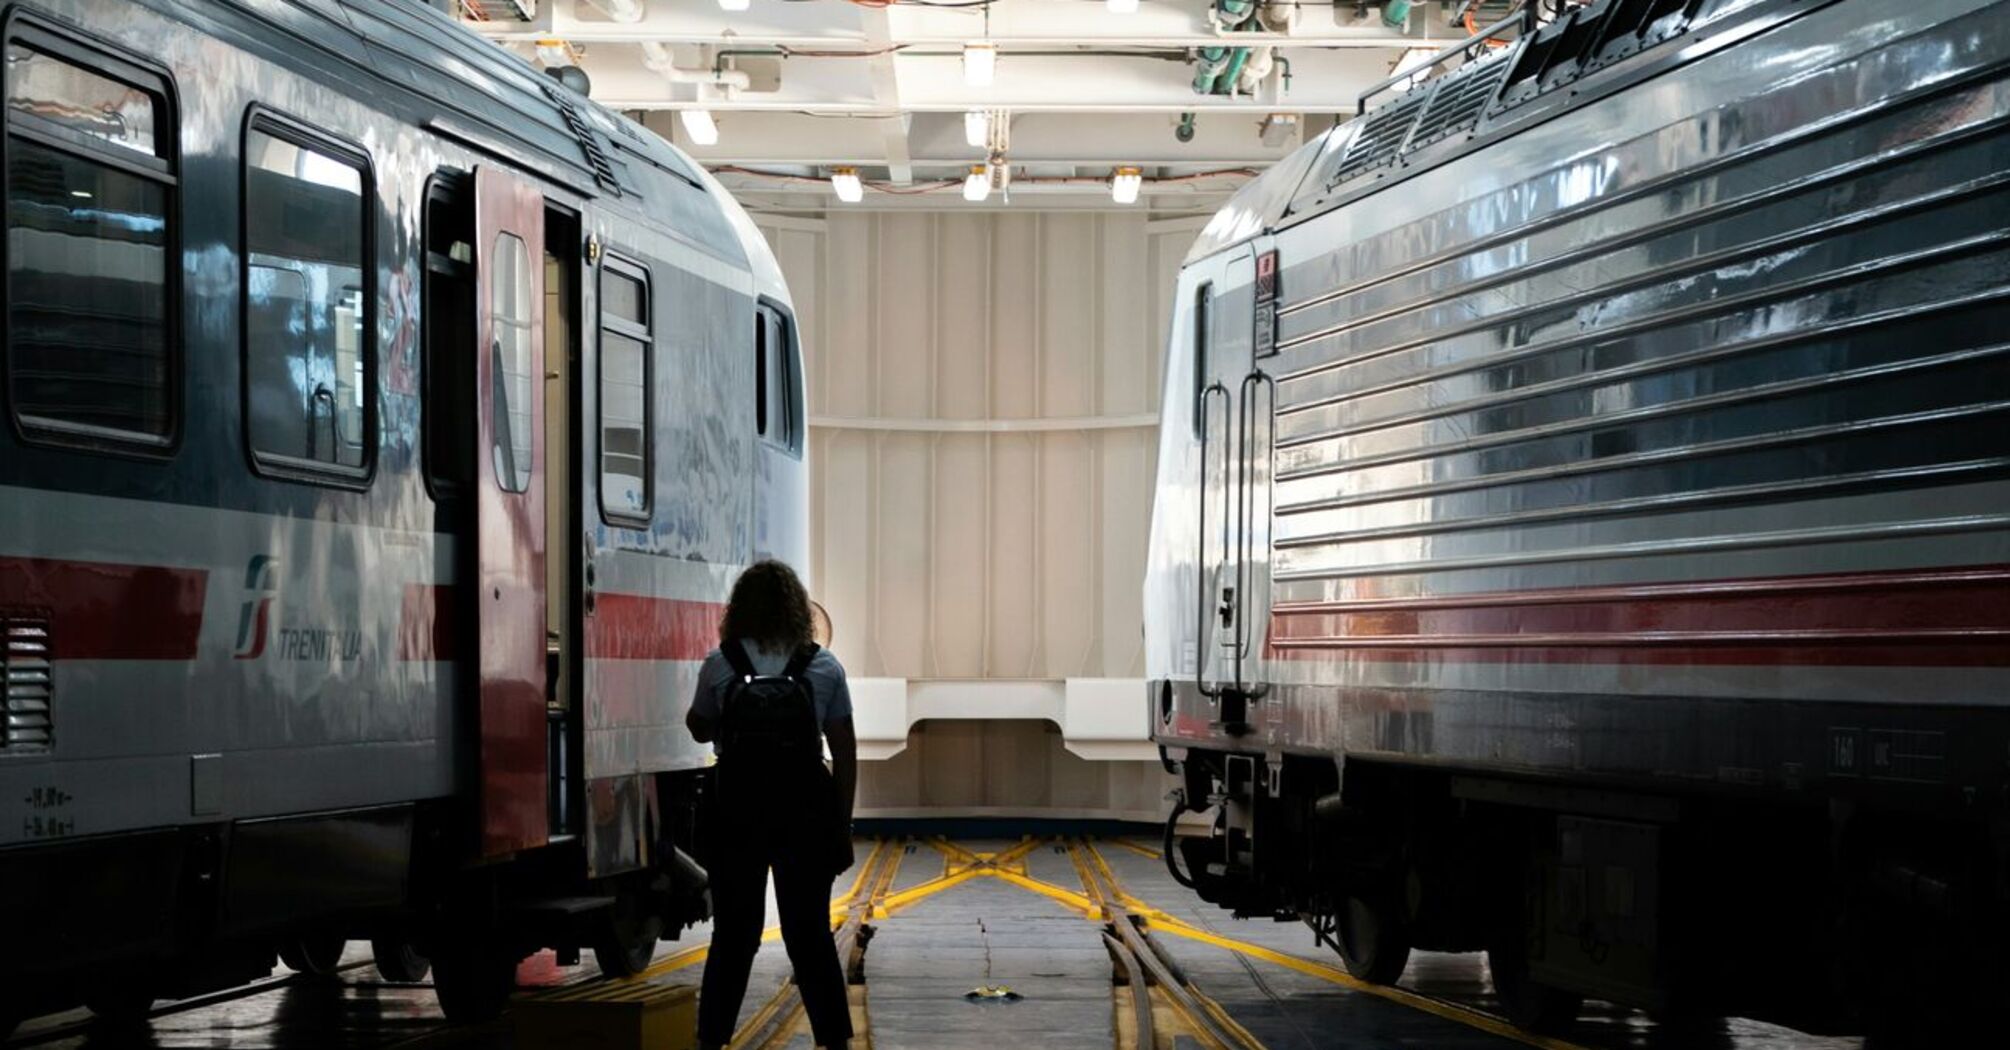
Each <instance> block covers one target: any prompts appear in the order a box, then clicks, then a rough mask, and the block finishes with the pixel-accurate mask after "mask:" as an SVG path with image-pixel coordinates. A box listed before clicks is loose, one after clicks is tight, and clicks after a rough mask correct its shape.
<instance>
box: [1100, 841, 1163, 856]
mask: <svg viewBox="0 0 2010 1050" xmlns="http://www.w3.org/2000/svg"><path fill="white" fill-rule="evenodd" d="M1107 841H1108V842H1109V844H1110V845H1112V846H1121V847H1123V848H1124V849H1127V850H1130V851H1131V852H1132V853H1136V854H1138V855H1140V856H1145V857H1150V858H1151V859H1153V860H1160V859H1162V858H1163V857H1164V856H1165V854H1163V853H1160V852H1159V851H1158V850H1155V849H1152V848H1151V847H1150V846H1141V845H1139V844H1138V843H1135V842H1132V841H1131V840H1129V839H1109V840H1107Z"/></svg>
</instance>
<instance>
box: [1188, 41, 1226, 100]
mask: <svg viewBox="0 0 2010 1050" xmlns="http://www.w3.org/2000/svg"><path fill="white" fill-rule="evenodd" d="M1229 51H1230V49H1229V48H1225V47H1204V48H1201V49H1200V60H1199V61H1198V62H1196V63H1194V66H1195V68H1194V73H1193V93H1194V94H1196V95H1212V94H1214V84H1215V81H1216V80H1217V79H1219V78H1220V76H1221V72H1222V70H1223V69H1225V68H1226V67H1227V66H1228V57H1229Z"/></svg>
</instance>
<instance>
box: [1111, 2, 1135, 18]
mask: <svg viewBox="0 0 2010 1050" xmlns="http://www.w3.org/2000/svg"><path fill="white" fill-rule="evenodd" d="M1110 13H1111V14H1113V15H1134V14H1137V13H1138V0H1110Z"/></svg>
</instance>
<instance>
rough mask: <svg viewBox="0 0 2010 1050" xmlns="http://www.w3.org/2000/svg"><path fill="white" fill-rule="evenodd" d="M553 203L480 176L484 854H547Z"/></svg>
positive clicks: (478, 505) (477, 595) (499, 178)
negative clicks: (549, 226) (549, 208)
mask: <svg viewBox="0 0 2010 1050" xmlns="http://www.w3.org/2000/svg"><path fill="white" fill-rule="evenodd" d="M543 258H544V198H543V197H542V196H541V195H540V194H539V193H538V191H537V190H536V188H535V187H532V186H530V185H528V184H526V183H523V182H521V181H519V180H517V179H515V178H512V177H511V176H509V175H507V174H504V173H502V172H499V171H497V170H495V169H493V168H486V167H484V168H477V169H476V170H475V263H476V266H477V267H478V268H479V272H480V285H479V292H478V294H477V296H476V310H477V311H478V313H479V315H480V319H479V321H478V329H477V330H478V331H479V332H480V333H481V335H480V342H479V345H478V348H477V351H476V354H475V361H476V363H475V376H476V379H475V389H476V391H477V406H476V413H475V415H476V419H475V421H474V425H475V427H476V442H475V463H476V465H477V466H476V471H475V488H476V497H475V518H476V532H477V534H478V538H477V555H476V557H477V566H476V573H475V580H476V581H477V586H476V587H475V589H474V594H473V595H472V598H473V600H474V602H475V604H476V610H477V611H476V622H477V623H478V624H479V625H480V627H479V633H480V640H479V642H478V645H479V647H480V650H481V653H480V657H479V662H480V672H479V674H480V691H481V715H480V734H481V807H482V822H481V826H482V843H481V846H482V853H483V855H485V856H493V855H496V854H501V853H508V852H511V851H513V850H520V849H525V848H528V847H531V846H539V845H543V844H544V841H545V835H546V830H547V829H546V812H545V801H546V800H545V779H546V775H547V772H548V771H547V770H546V768H545V738H546V732H547V730H546V726H545V613H544V603H545V594H544V580H545V576H544V555H545V547H544V544H545V535H544V525H545V523H544V470H543V469H542V468H543V463H541V462H540V460H541V459H542V457H543V452H544V386H545V384H544V383H543V381H542V377H543V375H544V265H543Z"/></svg>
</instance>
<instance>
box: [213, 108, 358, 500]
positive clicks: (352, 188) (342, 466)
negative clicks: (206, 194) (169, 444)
mask: <svg viewBox="0 0 2010 1050" xmlns="http://www.w3.org/2000/svg"><path fill="white" fill-rule="evenodd" d="M244 159H245V179H244V223H245V226H244V229H245V277H244V300H245V307H244V340H245V352H244V356H245V405H246V410H247V413H246V414H247V420H248V422H247V428H248V430H249V434H250V438H251V448H252V452H253V454H254V455H255V456H257V458H258V459H259V461H260V462H261V463H263V464H265V465H266V466H268V467H278V468H280V469H282V470H286V469H294V470H300V469H305V470H309V471H314V472H334V473H337V474H343V475H348V476H351V477H361V476H363V474H364V473H365V471H366V470H367V469H368V466H369V458H370V447H371V444H372V443H371V434H370V431H371V427H372V424H373V423H374V414H373V407H374V406H373V405H372V401H373V398H372V391H373V384H372V379H373V373H374V368H373V367H372V362H371V360H370V358H371V354H370V353H369V347H370V345H371V342H372V341H371V337H370V335H371V333H370V312H371V311H370V307H369V303H370V297H369V295H368V293H367V291H366V289H367V287H368V284H367V282H368V279H369V273H368V269H369V256H368V253H367V250H366V245H367V242H368V236H367V233H368V224H369V211H368V209H367V207H366V205H365V202H366V200H367V199H368V198H367V197H366V195H365V194H364V183H365V181H366V180H365V178H364V170H363V165H362V163H361V161H360V160H358V159H356V158H355V157H354V156H352V155H349V154H348V153H347V152H346V151H338V150H337V149H336V148H334V147H332V146H329V145H326V144H320V143H316V142H313V141H311V140H310V139H308V138H307V137H306V136H304V135H303V136H300V137H295V136H294V135H293V133H291V132H290V131H288V130H286V129H281V128H279V127H277V126H273V125H267V124H265V123H264V122H263V120H262V119H261V120H259V121H255V122H254V123H253V126H252V128H251V130H250V131H249V132H248V133H247V134H246V136H245V143H244Z"/></svg>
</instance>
